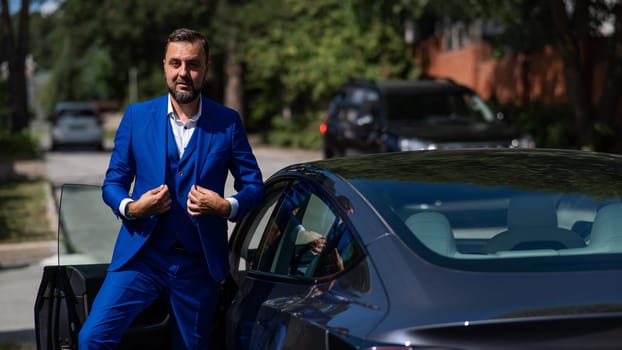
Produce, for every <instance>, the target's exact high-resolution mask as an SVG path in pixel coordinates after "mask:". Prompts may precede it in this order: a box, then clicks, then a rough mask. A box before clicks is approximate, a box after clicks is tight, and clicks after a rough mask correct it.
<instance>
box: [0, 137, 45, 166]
mask: <svg viewBox="0 0 622 350" xmlns="http://www.w3.org/2000/svg"><path fill="white" fill-rule="evenodd" d="M0 150H2V152H1V153H0V159H32V158H37V157H38V155H39V143H38V141H37V140H36V139H35V138H34V137H33V136H32V134H31V133H30V132H29V131H28V130H24V131H22V132H20V133H17V134H11V133H9V132H8V130H0Z"/></svg>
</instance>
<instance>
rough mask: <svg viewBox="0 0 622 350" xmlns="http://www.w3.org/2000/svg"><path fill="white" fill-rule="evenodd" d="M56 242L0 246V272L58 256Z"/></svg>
mask: <svg viewBox="0 0 622 350" xmlns="http://www.w3.org/2000/svg"><path fill="white" fill-rule="evenodd" d="M56 246H57V243H56V241H38V242H24V243H4V244H0V270H1V269H9V268H19V267H24V266H27V265H31V264H33V263H37V262H39V261H41V260H43V259H45V258H48V257H50V256H53V255H55V254H56Z"/></svg>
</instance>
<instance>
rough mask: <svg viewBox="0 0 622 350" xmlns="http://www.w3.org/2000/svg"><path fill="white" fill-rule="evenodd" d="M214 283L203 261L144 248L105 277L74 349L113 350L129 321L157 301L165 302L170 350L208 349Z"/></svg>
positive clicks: (214, 302)
mask: <svg viewBox="0 0 622 350" xmlns="http://www.w3.org/2000/svg"><path fill="white" fill-rule="evenodd" d="M219 285H220V284H219V282H216V281H214V280H213V279H212V277H211V275H210V273H209V270H208V268H207V263H206V260H205V257H203V255H200V254H197V255H188V254H187V253H184V252H180V251H174V250H170V251H162V250H158V249H156V248H155V247H153V246H150V245H149V244H146V245H145V246H143V247H142V248H141V250H140V251H139V252H138V254H137V255H135V256H134V257H133V258H132V259H131V260H130V261H129V262H128V263H127V264H126V265H125V266H123V267H122V268H120V269H118V270H116V271H109V272H108V274H107V276H106V278H105V280H104V283H103V284H102V287H101V289H100V291H99V293H98V294H97V297H96V298H95V301H94V303H93V307H92V311H91V314H90V315H89V316H88V318H87V320H86V322H85V323H84V325H83V326H82V329H81V330H80V336H79V349H80V350H87V349H89V350H90V349H114V348H116V346H117V345H118V344H119V342H120V341H121V338H122V336H123V334H124V333H125V331H126V330H127V329H128V328H129V327H130V326H131V324H132V321H133V320H134V319H135V318H136V317H137V316H138V314H139V313H140V312H141V311H142V310H144V309H145V308H146V307H148V306H149V305H151V304H152V303H153V302H155V301H156V300H157V299H158V298H159V297H162V296H163V297H165V298H167V299H168V301H169V305H170V314H171V318H172V320H173V322H171V323H172V325H171V341H172V348H173V349H207V347H208V342H209V339H208V338H209V335H210V331H211V329H210V328H211V325H212V321H213V318H214V314H215V310H216V306H217V303H218V293H219Z"/></svg>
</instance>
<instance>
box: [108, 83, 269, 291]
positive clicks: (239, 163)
mask: <svg viewBox="0 0 622 350" xmlns="http://www.w3.org/2000/svg"><path fill="white" fill-rule="evenodd" d="M202 99H203V101H202V103H203V108H202V111H201V118H200V119H199V122H198V125H197V128H196V129H195V131H194V134H193V136H192V137H193V138H194V137H196V138H197V139H196V150H195V152H196V167H195V168H196V174H194V176H195V183H196V184H197V185H200V186H202V187H206V188H209V189H211V190H212V191H214V192H217V193H219V194H220V195H221V196H223V194H224V186H225V181H226V178H227V175H228V173H229V171H230V172H231V174H232V175H233V177H234V179H235V181H234V187H235V189H236V191H237V193H236V194H235V195H234V196H233V197H235V198H236V199H237V201H238V203H239V209H238V213H237V217H236V218H234V221H235V220H237V219H239V218H241V217H243V216H244V215H245V214H246V213H248V211H249V210H251V209H253V208H254V207H256V206H257V205H259V203H260V202H261V200H262V199H263V194H264V188H263V181H262V177H261V172H260V170H259V166H258V165H257V161H256V159H255V156H254V155H253V153H252V150H251V147H250V145H249V143H248V138H247V136H246V131H245V130H244V127H243V125H242V121H241V119H240V116H239V114H238V113H237V112H236V111H234V110H232V109H229V108H226V107H224V106H222V105H220V104H218V103H215V102H213V101H211V100H209V99H208V98H205V97H202ZM167 106H168V95H165V96H162V97H159V98H156V99H153V100H150V101H147V102H142V103H136V104H132V105H130V106H128V107H127V109H126V111H125V115H124V116H123V119H122V120H121V124H120V125H119V128H118V130H117V134H116V136H115V140H114V143H115V145H114V149H113V151H112V155H111V157H110V164H109V166H108V171H107V172H106V177H105V179H104V184H103V189H102V193H103V198H104V201H105V202H106V204H108V205H109V206H110V207H111V208H112V210H113V211H114V212H115V213H116V214H117V216H119V217H121V218H123V216H122V215H121V213H119V205H120V203H121V201H122V200H123V199H124V198H127V197H128V192H129V191H130V186H131V185H132V181H134V188H133V192H132V194H131V197H132V198H133V199H138V198H139V197H140V196H141V195H142V194H143V193H145V192H146V191H148V190H150V189H153V188H155V187H158V186H160V185H162V184H163V183H165V176H166V157H167V150H166V137H167V132H168V131H167V130H168V129H167V123H170V120H169V119H168V118H167ZM192 220H193V222H194V224H195V226H196V227H197V230H198V232H199V235H200V239H201V244H202V247H203V252H204V253H205V257H206V259H207V263H208V266H209V271H210V274H211V275H212V277H213V278H214V279H215V280H217V281H220V280H222V279H223V278H224V277H225V275H226V274H227V273H228V270H229V261H228V249H227V220H226V219H225V218H222V217H217V216H209V215H205V216H200V217H192ZM156 223H157V216H156V215H152V216H150V217H146V218H139V219H135V220H126V219H124V218H123V225H122V227H121V230H120V232H119V235H118V237H117V241H116V243H115V248H114V251H113V254H112V261H111V262H110V266H109V270H111V271H114V270H116V269H118V268H120V267H122V266H123V265H124V264H125V263H127V262H128V261H129V260H130V259H131V258H132V257H133V256H134V255H135V254H136V253H137V252H138V250H139V249H140V248H141V247H142V246H143V245H144V244H145V242H146V241H147V239H148V238H149V236H150V235H151V234H152V232H153V230H154V228H155V225H156Z"/></svg>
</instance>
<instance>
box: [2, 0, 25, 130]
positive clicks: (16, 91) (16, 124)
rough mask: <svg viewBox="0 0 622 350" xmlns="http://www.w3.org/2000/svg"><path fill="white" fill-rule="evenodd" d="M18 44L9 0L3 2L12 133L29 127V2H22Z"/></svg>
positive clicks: (3, 31) (3, 29) (23, 0)
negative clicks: (27, 77) (27, 65)
mask: <svg viewBox="0 0 622 350" xmlns="http://www.w3.org/2000/svg"><path fill="white" fill-rule="evenodd" d="M21 6H22V7H21V9H20V16H19V33H18V38H17V43H16V42H15V39H14V38H15V37H14V35H13V29H12V26H11V16H10V12H9V4H8V1H7V0H2V33H3V36H4V39H5V40H6V41H7V42H6V46H5V47H6V49H7V50H8V51H7V55H8V61H9V90H10V93H11V120H10V123H11V132H13V133H15V132H20V131H22V130H24V129H25V128H26V127H28V124H29V120H28V119H29V115H28V93H27V89H26V53H27V52H28V28H29V23H28V22H29V13H28V10H29V8H30V1H29V0H22V2H21Z"/></svg>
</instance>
